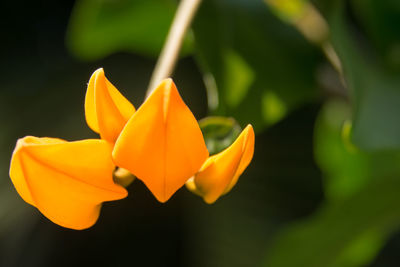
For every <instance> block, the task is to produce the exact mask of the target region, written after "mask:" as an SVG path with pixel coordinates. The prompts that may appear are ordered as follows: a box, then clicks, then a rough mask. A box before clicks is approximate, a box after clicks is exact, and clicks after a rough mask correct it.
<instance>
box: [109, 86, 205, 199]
mask: <svg viewBox="0 0 400 267" xmlns="http://www.w3.org/2000/svg"><path fill="white" fill-rule="evenodd" d="M207 157H208V151H207V148H206V145H205V143H204V139H203V135H202V133H201V130H200V127H199V125H198V123H197V121H196V119H195V117H194V116H193V114H192V112H191V111H190V110H189V108H188V107H187V106H186V105H185V103H184V102H183V100H182V98H181V97H180V95H179V93H178V90H177V89H176V86H175V84H174V83H173V81H172V80H171V79H166V80H164V81H162V82H161V83H160V85H159V86H158V87H157V88H156V89H155V90H154V91H153V93H152V94H151V95H150V96H149V98H148V99H147V100H146V101H145V102H144V103H143V105H142V106H141V107H140V108H139V109H138V110H137V111H136V113H134V114H133V116H132V117H131V118H130V120H129V121H128V123H127V124H126V126H125V128H124V129H123V130H122V132H121V134H120V136H119V137H118V139H117V141H116V143H115V146H114V150H113V159H114V162H115V163H116V165H117V166H120V167H122V168H125V169H127V170H129V171H130V172H132V173H133V174H134V175H135V176H136V177H137V178H139V179H140V180H142V181H143V182H144V183H145V184H146V186H147V187H148V188H149V189H150V191H151V192H152V193H153V194H154V196H155V197H156V198H157V199H158V200H159V201H160V202H166V201H167V200H168V199H169V198H170V197H171V196H172V195H173V194H174V193H175V192H176V191H177V190H178V189H179V188H181V187H182V186H183V185H184V184H185V182H186V181H187V180H188V179H189V178H190V177H191V176H193V174H195V173H196V172H197V171H198V170H199V168H200V167H201V165H202V164H203V162H204V161H205V160H206V159H207Z"/></svg>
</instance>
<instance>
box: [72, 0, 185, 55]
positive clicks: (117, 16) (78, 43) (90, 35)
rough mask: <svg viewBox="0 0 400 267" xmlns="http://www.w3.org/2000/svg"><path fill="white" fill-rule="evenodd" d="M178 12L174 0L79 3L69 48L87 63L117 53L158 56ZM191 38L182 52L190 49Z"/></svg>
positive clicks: (74, 11) (90, 1) (73, 19)
mask: <svg viewBox="0 0 400 267" xmlns="http://www.w3.org/2000/svg"><path fill="white" fill-rule="evenodd" d="M175 10H176V1H173V0H146V1H141V0H78V1H77V2H76V4H75V7H74V9H73V12H72V15H71V19H70V22H69V27H68V32H67V46H68V48H69V49H70V51H71V52H73V53H74V54H75V55H76V56H78V57H80V58H81V59H85V60H95V59H99V58H103V57H105V56H108V55H110V54H112V53H115V52H120V51H124V52H134V53H140V54H144V55H147V56H154V57H155V56H157V55H158V54H159V52H160V50H161V48H162V45H163V43H164V40H165V38H166V35H167V33H168V30H169V27H170V25H171V22H172V19H173V16H174V13H175ZM190 46H191V39H190V36H189V37H188V38H186V39H185V42H184V45H183V53H187V52H188V51H189V50H190Z"/></svg>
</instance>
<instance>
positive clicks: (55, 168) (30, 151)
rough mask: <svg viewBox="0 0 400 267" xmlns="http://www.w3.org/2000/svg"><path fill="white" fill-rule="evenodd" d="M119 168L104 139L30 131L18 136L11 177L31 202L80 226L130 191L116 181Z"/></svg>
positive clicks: (56, 220)
mask: <svg viewBox="0 0 400 267" xmlns="http://www.w3.org/2000/svg"><path fill="white" fill-rule="evenodd" d="M113 170H114V164H113V163H112V159H111V147H110V145H109V144H108V143H107V142H105V141H103V140H82V141H76V142H67V141H64V140H61V139H56V138H37V137H33V136H27V137H24V138H22V139H19V140H18V142H17V146H16V148H15V150H14V152H13V156H12V160H11V166H10V177H11V180H12V182H13V184H14V186H15V188H16V190H17V191H18V193H19V194H20V196H21V197H22V198H23V199H24V200H25V201H26V202H27V203H29V204H31V205H33V206H35V207H36V208H38V209H39V210H40V212H41V213H43V215H44V216H46V217H47V218H48V219H50V220H51V221H53V222H54V223H56V224H59V225H61V226H63V227H67V228H72V229H77V230H78V229H85V228H88V227H90V226H92V225H93V224H94V223H95V222H96V221H97V219H98V217H99V213H100V208H101V203H102V202H104V201H111V200H117V199H122V198H125V197H126V196H127V191H126V190H125V189H124V188H123V187H121V186H119V185H116V184H114V182H113V177H112V173H113Z"/></svg>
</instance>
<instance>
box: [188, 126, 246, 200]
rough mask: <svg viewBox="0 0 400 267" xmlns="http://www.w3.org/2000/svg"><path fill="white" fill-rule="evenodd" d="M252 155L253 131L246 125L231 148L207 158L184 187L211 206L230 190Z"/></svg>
mask: <svg viewBox="0 0 400 267" xmlns="http://www.w3.org/2000/svg"><path fill="white" fill-rule="evenodd" d="M253 154H254V130H253V127H252V126H251V125H248V126H247V127H246V128H245V129H244V130H243V131H242V133H241V134H240V135H239V137H238V138H237V139H236V140H235V142H234V143H233V144H232V145H231V146H229V147H228V148H226V149H225V150H224V151H222V152H220V153H218V154H216V155H213V156H211V157H209V158H208V159H207V161H206V162H205V163H204V164H203V166H202V167H201V169H200V171H199V172H198V173H197V174H195V176H194V179H193V181H192V182H190V183H189V184H186V187H187V188H188V189H189V190H190V191H192V192H194V193H196V194H198V195H201V196H202V197H203V199H204V201H206V202H207V203H209V204H211V203H213V202H215V201H216V200H217V199H218V198H219V197H220V196H221V195H223V194H226V193H228V192H229V191H230V190H231V189H232V187H233V186H234V185H235V184H236V182H237V180H238V179H239V176H240V175H241V174H242V173H243V171H244V170H245V169H246V167H247V166H248V165H249V163H250V161H251V159H252V158H253Z"/></svg>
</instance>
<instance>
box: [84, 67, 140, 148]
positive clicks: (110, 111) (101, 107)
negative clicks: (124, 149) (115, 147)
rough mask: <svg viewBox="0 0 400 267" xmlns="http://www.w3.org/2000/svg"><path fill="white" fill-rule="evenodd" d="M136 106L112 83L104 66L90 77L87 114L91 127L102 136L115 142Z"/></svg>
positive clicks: (87, 93) (86, 105)
mask: <svg viewBox="0 0 400 267" xmlns="http://www.w3.org/2000/svg"><path fill="white" fill-rule="evenodd" d="M134 112H135V107H134V106H133V105H132V104H131V103H130V102H129V101H128V100H127V99H126V98H125V97H124V96H123V95H122V94H121V93H120V92H119V91H118V90H117V89H116V88H115V87H114V85H112V84H111V83H110V82H109V81H108V80H107V78H106V77H105V75H104V70H103V69H102V68H100V69H98V70H96V71H95V72H94V73H93V74H92V77H90V80H89V84H88V88H87V91H86V98H85V116H86V122H87V124H88V125H89V127H90V128H91V129H92V130H93V131H95V132H96V133H99V134H100V136H101V138H102V139H104V140H106V141H108V142H110V143H114V142H115V140H116V139H117V138H118V135H119V133H120V132H121V130H122V128H123V127H124V126H125V124H126V122H127V121H128V120H129V118H130V117H131V116H132V114H133V113H134Z"/></svg>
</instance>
